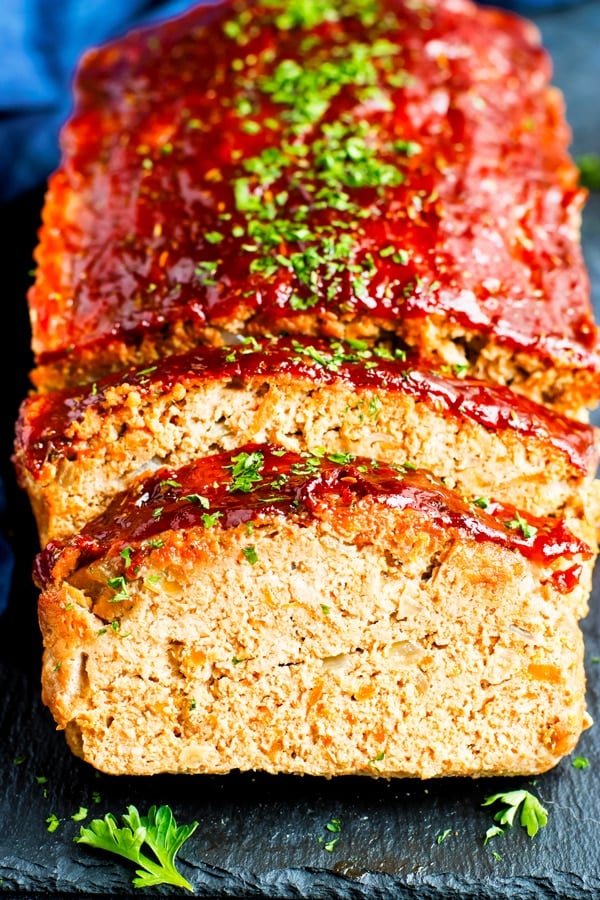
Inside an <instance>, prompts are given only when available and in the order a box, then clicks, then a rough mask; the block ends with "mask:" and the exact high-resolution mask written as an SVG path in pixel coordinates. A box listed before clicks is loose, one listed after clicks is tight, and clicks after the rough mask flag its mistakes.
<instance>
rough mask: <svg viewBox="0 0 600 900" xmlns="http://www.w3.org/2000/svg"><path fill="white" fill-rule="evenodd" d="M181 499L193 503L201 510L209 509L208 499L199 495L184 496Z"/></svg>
mask: <svg viewBox="0 0 600 900" xmlns="http://www.w3.org/2000/svg"><path fill="white" fill-rule="evenodd" d="M182 499H183V500H187V501H188V502H189V503H195V504H197V505H198V506H201V507H202V509H209V508H210V503H209V500H208V497H203V496H202V495H201V494H186V495H185V496H184V497H182Z"/></svg>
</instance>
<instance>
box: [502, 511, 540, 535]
mask: <svg viewBox="0 0 600 900" xmlns="http://www.w3.org/2000/svg"><path fill="white" fill-rule="evenodd" d="M504 524H505V525H506V527H507V528H510V529H511V531H517V530H520V531H521V534H522V535H523V537H524V538H526V539H527V540H529V539H530V538H533V537H535V535H536V533H537V528H536V527H535V525H530V524H529V522H527V521H525V519H524V518H523V516H522V515H521V513H520V512H519V511H518V510H517V511H515V515H514V518H513V519H510V520H509V521H508V522H505V523H504Z"/></svg>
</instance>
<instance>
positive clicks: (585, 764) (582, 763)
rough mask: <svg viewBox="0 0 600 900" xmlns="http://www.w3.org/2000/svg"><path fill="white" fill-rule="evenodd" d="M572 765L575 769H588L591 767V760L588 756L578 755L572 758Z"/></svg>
mask: <svg viewBox="0 0 600 900" xmlns="http://www.w3.org/2000/svg"><path fill="white" fill-rule="evenodd" d="M571 765H572V766H573V768H574V769H587V768H589V765H590V761H589V759H588V758H587V756H576V757H575V758H574V759H573V760H572V762H571Z"/></svg>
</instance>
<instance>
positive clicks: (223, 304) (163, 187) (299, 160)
mask: <svg viewBox="0 0 600 900" xmlns="http://www.w3.org/2000/svg"><path fill="white" fill-rule="evenodd" d="M550 79H551V67H550V61H549V58H548V55H547V53H546V52H545V50H544V49H543V48H542V47H541V45H540V38H539V34H538V33H537V31H536V29H535V28H534V27H533V25H532V24H530V23H528V22H526V21H524V20H522V19H520V18H518V17H516V16H514V15H511V14H509V13H504V12H500V11H498V10H493V9H486V8H482V7H479V6H476V5H475V4H473V3H471V2H468V0H420V2H419V3H414V2H411V0H380V2H376V0H372V2H364V0H360V2H358V0H347V2H344V3H334V2H331V3H328V2H323V3H319V4H309V5H307V4H304V3H292V4H285V3H281V4H277V3H274V2H271V0H266V2H263V3H239V2H236V3H223V4H219V5H218V6H216V7H212V8H210V9H208V10H207V9H206V8H205V7H199V8H198V9H195V10H192V11H191V12H189V13H188V14H187V15H185V16H182V17H180V18H177V19H175V20H173V21H171V22H167V23H162V24H161V25H158V26H153V27H151V28H149V29H146V30H142V31H139V32H135V33H133V34H131V35H129V36H126V37H124V38H122V39H119V40H118V41H116V42H114V43H112V44H109V45H107V46H105V47H102V48H99V49H97V50H94V51H92V52H90V53H88V54H87V55H86V56H85V58H84V60H83V62H82V65H81V66H80V69H79V72H78V75H77V81H76V103H75V110H74V113H73V116H72V118H71V119H70V121H69V123H68V124H67V125H66V127H65V129H64V131H63V135H62V149H63V160H62V164H61V166H60V169H59V170H58V171H57V172H56V174H55V175H54V176H53V177H52V178H51V180H50V184H49V191H48V195H47V200H46V204H45V208H44V212H43V226H42V229H41V232H40V242H39V246H38V249H37V251H36V258H37V262H38V271H37V277H36V281H35V284H34V286H33V287H32V289H31V291H30V294H29V307H30V312H31V322H32V333H33V350H34V353H35V364H36V368H35V370H34V371H33V372H32V380H33V382H34V384H35V385H36V387H37V388H38V389H40V390H48V389H54V388H59V387H64V386H65V385H66V384H75V383H81V382H83V381H93V380H95V379H97V378H99V377H102V376H103V375H105V374H107V373H109V372H111V371H116V370H119V369H122V368H125V367H127V366H130V365H144V364H148V363H149V362H154V361H155V360H156V359H157V358H158V357H160V356H164V355H167V354H171V353H180V352H183V351H185V350H188V349H191V348H192V347H193V346H195V345H196V344H198V343H199V342H203V343H206V342H209V343H219V342H222V341H223V340H224V339H225V338H226V337H227V335H231V333H236V334H240V333H243V334H248V333H251V334H255V335H256V336H264V335H265V334H280V333H288V334H306V335H316V334H320V335H328V336H334V337H338V338H339V337H349V338H361V339H365V338H366V339H369V340H375V339H377V338H388V339H392V340H394V341H397V342H398V343H399V346H402V347H404V346H405V345H410V346H411V347H413V348H415V349H417V350H418V351H419V352H421V353H423V354H425V355H427V356H431V355H436V356H437V357H438V358H439V360H440V362H442V363H445V364H448V365H455V364H459V365H464V364H467V363H468V364H470V365H471V372H472V374H473V376H474V377H476V378H481V379H486V380H491V381H495V382H498V383H502V384H510V385H511V386H512V387H513V388H514V389H515V390H517V391H519V392H521V393H524V394H527V395H528V396H530V397H531V398H533V399H535V400H536V401H538V402H542V403H545V404H548V405H551V406H553V407H554V408H557V409H559V410H561V411H566V412H569V414H571V415H574V416H576V417H579V416H580V415H582V408H583V407H590V406H593V405H595V403H596V402H597V401H598V399H600V379H599V377H598V376H599V372H600V355H599V350H598V347H599V343H598V329H597V327H596V325H595V323H594V320H593V313H592V308H591V304H590V298H589V285H588V280H587V275H586V272H585V268H584V265H583V260H582V255H581V247H580V235H579V226H580V210H581V206H582V204H583V202H584V198H585V194H584V192H583V191H582V190H581V189H580V188H579V187H578V171H577V168H576V166H575V165H574V163H573V161H572V160H571V158H570V156H569V154H568V149H567V148H568V144H569V140H570V134H569V129H568V127H567V125H566V122H565V117H564V110H563V102H562V98H561V96H560V94H559V92H558V91H557V90H556V89H555V88H553V87H552V86H551V84H550Z"/></svg>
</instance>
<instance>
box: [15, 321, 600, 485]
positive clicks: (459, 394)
mask: <svg viewBox="0 0 600 900" xmlns="http://www.w3.org/2000/svg"><path fill="white" fill-rule="evenodd" d="M403 356H404V354H401V353H399V351H395V353H393V352H391V351H389V350H385V349H384V348H373V349H371V348H369V347H368V346H367V344H366V343H365V342H362V341H353V342H351V343H350V342H346V341H327V340H321V339H315V340H312V341H311V340H308V339H306V338H298V339H293V338H272V339H270V340H264V341H260V342H259V341H256V340H254V339H250V340H247V341H246V342H244V343H243V344H242V345H237V346H235V347H233V346H230V347H221V348H214V347H199V348H198V349H196V350H193V351H191V352H189V353H185V354H181V355H178V356H171V357H167V358H165V359H163V360H161V361H160V362H159V363H158V364H157V365H155V366H152V367H149V368H143V369H137V370H132V371H130V372H128V373H126V374H125V375H119V376H112V377H109V378H105V379H103V380H102V381H99V382H98V383H97V384H95V385H93V387H90V386H89V385H86V386H85V387H84V388H79V389H73V390H66V391H60V392H56V393H54V394H46V395H38V396H35V397H30V398H29V399H27V400H26V401H25V402H24V404H23V406H22V409H21V415H20V417H19V420H18V423H17V443H18V445H19V448H20V449H21V450H22V452H23V453H24V456H25V460H26V465H27V468H28V470H29V471H30V472H31V473H32V474H34V475H35V474H36V473H39V472H40V470H41V467H42V466H43V464H44V461H45V460H46V459H47V457H48V455H49V454H53V453H56V452H58V453H65V452H68V450H69V448H71V447H72V439H71V438H70V437H68V436H67V435H66V432H67V430H68V428H69V426H70V425H71V423H72V422H76V421H78V420H79V419H81V418H82V417H83V416H84V414H85V412H86V410H87V409H89V408H90V407H91V408H98V409H99V410H100V411H101V410H102V408H103V406H104V404H105V402H106V400H105V398H106V392H107V390H108V389H110V388H112V387H114V386H115V385H119V384H130V385H134V386H136V387H137V388H138V389H139V390H140V392H141V393H142V394H143V395H146V397H148V398H149V399H151V398H152V397H155V396H159V395H160V394H161V393H163V392H165V391H170V390H172V388H173V387H174V385H176V384H183V385H188V384H193V383H194V382H197V381H211V380H215V381H216V380H223V381H245V380H249V379H260V378H264V379H266V380H267V381H268V380H269V379H272V378H280V377H285V376H289V377H290V378H292V379H294V380H295V381H298V380H305V381H309V382H314V383H318V384H334V383H335V382H336V381H338V380H343V381H344V382H345V383H346V384H348V385H351V386H352V387H353V388H355V389H356V390H357V391H360V390H366V389H370V390H385V391H398V392H402V393H405V394H408V395H409V396H411V397H414V398H415V399H416V400H418V401H422V402H424V403H427V404H428V405H430V406H433V407H435V409H437V410H438V411H439V412H440V413H441V414H446V415H451V416H455V417H457V418H462V419H470V420H471V421H474V422H477V423H478V424H480V425H482V426H483V427H485V428H487V429H490V430H498V431H503V430H510V431H514V432H516V433H518V434H520V435H522V436H523V437H526V438H535V439H538V440H541V441H544V442H548V443H549V444H550V445H551V446H552V447H554V448H555V449H557V450H559V451H560V452H561V453H564V454H565V455H566V456H567V458H568V459H569V461H570V462H571V464H572V465H573V466H575V467H576V468H577V469H578V470H580V471H581V472H583V473H591V472H592V470H593V469H594V468H595V466H596V464H597V448H596V442H595V432H594V429H593V428H592V427H591V426H589V425H585V424H583V423H580V422H575V421H573V420H571V419H568V418H566V417H564V416H561V415H558V414H556V413H550V412H549V411H548V410H546V409H545V407H543V406H540V405H539V404H537V403H534V402H532V401H530V400H528V399H526V398H525V397H521V396H519V395H516V394H514V393H513V392H512V391H511V390H510V389H508V388H504V387H500V386H496V385H493V384H488V383H487V382H483V381H478V380H475V379H470V378H468V377H464V376H463V377H461V375H462V374H463V373H462V369H460V368H459V367H457V369H458V373H457V374H452V371H451V370H450V371H443V372H442V371H440V369H439V364H435V363H432V362H430V361H427V360H424V359H420V358H417V357H413V356H408V357H407V358H403ZM444 369H450V367H444Z"/></svg>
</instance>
